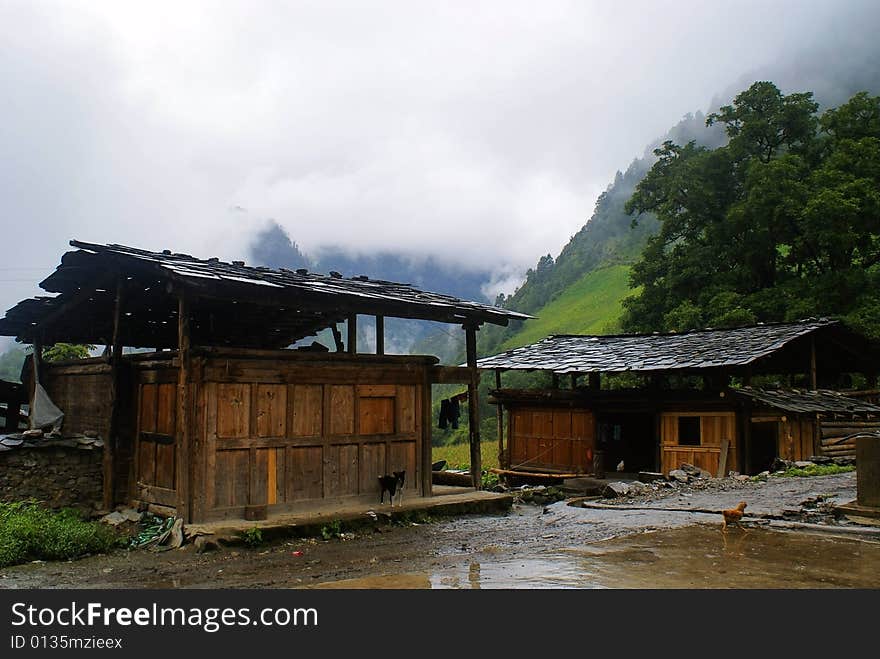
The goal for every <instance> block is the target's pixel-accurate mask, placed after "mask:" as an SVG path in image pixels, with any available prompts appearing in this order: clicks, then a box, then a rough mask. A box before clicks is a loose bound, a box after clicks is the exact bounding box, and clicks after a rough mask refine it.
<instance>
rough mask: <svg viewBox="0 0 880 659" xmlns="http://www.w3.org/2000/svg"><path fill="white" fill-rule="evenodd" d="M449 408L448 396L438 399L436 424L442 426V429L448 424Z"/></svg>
mask: <svg viewBox="0 0 880 659" xmlns="http://www.w3.org/2000/svg"><path fill="white" fill-rule="evenodd" d="M450 408H451V405H450V403H449V399H448V398H444V399H443V400H441V401H440V423H439V424H438V425H439V426H440V427H441V428H443V430H446V427H447V426H448V425H449V421H450Z"/></svg>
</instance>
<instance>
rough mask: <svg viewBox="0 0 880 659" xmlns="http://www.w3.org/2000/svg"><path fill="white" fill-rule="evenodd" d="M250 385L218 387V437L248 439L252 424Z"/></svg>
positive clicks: (224, 385) (222, 385)
mask: <svg viewBox="0 0 880 659" xmlns="http://www.w3.org/2000/svg"><path fill="white" fill-rule="evenodd" d="M250 401H251V397H250V385H248V384H221V385H219V386H218V387H217V437H218V438H220V439H223V438H226V437H247V436H248V430H249V428H248V425H249V422H250Z"/></svg>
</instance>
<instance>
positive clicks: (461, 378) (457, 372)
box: [430, 366, 471, 384]
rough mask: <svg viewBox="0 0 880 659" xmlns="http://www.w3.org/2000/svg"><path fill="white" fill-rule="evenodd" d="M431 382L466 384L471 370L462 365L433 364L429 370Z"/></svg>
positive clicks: (469, 379)
mask: <svg viewBox="0 0 880 659" xmlns="http://www.w3.org/2000/svg"><path fill="white" fill-rule="evenodd" d="M430 380H431V382H432V383H433V384H468V383H469V382H470V381H471V371H470V369H469V368H465V367H464V366H435V367H433V368H432V369H431V370H430Z"/></svg>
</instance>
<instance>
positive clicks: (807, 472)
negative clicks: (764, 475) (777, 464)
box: [774, 464, 856, 477]
mask: <svg viewBox="0 0 880 659" xmlns="http://www.w3.org/2000/svg"><path fill="white" fill-rule="evenodd" d="M855 470H856V468H855V467H853V466H851V465H850V466H846V467H844V466H841V465H833V464H832V465H810V466H809V467H793V468H791V469H786V470H785V471H784V472H782V473H781V474H774V476H781V477H792V476H830V475H831V474H843V473H846V472H847V471H855Z"/></svg>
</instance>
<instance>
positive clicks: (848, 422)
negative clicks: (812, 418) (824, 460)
mask: <svg viewBox="0 0 880 659" xmlns="http://www.w3.org/2000/svg"><path fill="white" fill-rule="evenodd" d="M877 430H880V419H822V421H821V423H820V435H821V440H820V447H821V449H820V452H821V455H826V456H828V457H831V458H853V459H855V457H856V440H855V439H848V440H846V441H840V440H841V439H843V438H844V437H846V436H847V435H854V434H856V433H857V432H863V431H877Z"/></svg>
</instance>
